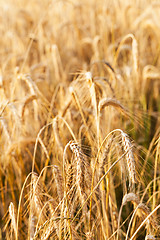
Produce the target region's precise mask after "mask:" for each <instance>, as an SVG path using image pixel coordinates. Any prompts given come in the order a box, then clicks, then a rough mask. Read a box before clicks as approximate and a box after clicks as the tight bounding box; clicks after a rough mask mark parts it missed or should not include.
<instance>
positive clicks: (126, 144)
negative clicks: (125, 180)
mask: <svg viewBox="0 0 160 240" xmlns="http://www.w3.org/2000/svg"><path fill="white" fill-rule="evenodd" d="M121 137H122V144H123V148H124V151H125V152H126V161H127V167H128V172H129V181H130V183H129V185H130V186H131V184H133V185H134V184H135V183H136V182H137V179H136V170H135V159H134V156H133V152H132V144H131V142H130V140H129V137H128V135H127V134H126V133H124V132H123V131H121Z"/></svg>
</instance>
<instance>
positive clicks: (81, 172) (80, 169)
mask: <svg viewBox="0 0 160 240" xmlns="http://www.w3.org/2000/svg"><path fill="white" fill-rule="evenodd" d="M69 146H70V149H71V150H72V152H73V153H74V155H75V161H76V163H77V164H76V166H77V176H76V184H77V190H78V194H79V198H80V199H81V202H82V204H83V203H84V201H85V197H84V196H85V177H84V176H85V165H84V159H83V155H82V151H81V148H80V147H79V146H78V144H77V143H75V142H73V141H70V142H69Z"/></svg>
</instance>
